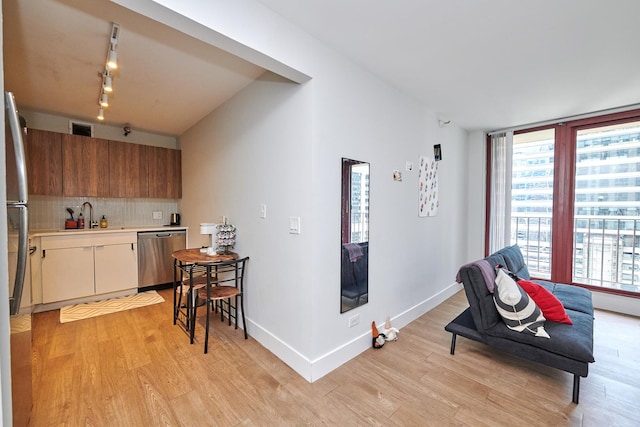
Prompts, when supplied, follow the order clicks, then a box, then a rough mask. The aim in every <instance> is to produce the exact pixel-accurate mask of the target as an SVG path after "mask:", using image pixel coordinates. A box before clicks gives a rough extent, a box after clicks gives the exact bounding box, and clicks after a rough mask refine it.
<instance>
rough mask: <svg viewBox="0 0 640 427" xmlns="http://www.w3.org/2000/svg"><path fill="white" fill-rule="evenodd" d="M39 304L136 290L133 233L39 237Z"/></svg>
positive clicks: (135, 259) (135, 240) (136, 261)
mask: <svg viewBox="0 0 640 427" xmlns="http://www.w3.org/2000/svg"><path fill="white" fill-rule="evenodd" d="M41 245H42V252H41V269H42V274H41V280H42V303H43V304H48V303H54V302H59V301H66V300H72V299H78V298H86V297H90V296H93V295H101V294H108V293H113V292H119V291H124V290H127V289H134V288H137V287H138V245H137V234H136V233H130V232H126V233H96V234H92V233H82V234H77V235H60V236H46V237H44V236H43V237H42V241H41Z"/></svg>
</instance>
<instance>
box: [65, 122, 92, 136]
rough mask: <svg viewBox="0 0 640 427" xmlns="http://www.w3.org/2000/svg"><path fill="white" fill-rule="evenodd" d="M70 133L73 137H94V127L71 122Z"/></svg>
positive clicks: (88, 124) (89, 124)
mask: <svg viewBox="0 0 640 427" xmlns="http://www.w3.org/2000/svg"><path fill="white" fill-rule="evenodd" d="M69 133H70V134H72V135H82V136H93V125H92V124H91V123H82V122H74V121H73V120H69Z"/></svg>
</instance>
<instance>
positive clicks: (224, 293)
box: [190, 257, 249, 354]
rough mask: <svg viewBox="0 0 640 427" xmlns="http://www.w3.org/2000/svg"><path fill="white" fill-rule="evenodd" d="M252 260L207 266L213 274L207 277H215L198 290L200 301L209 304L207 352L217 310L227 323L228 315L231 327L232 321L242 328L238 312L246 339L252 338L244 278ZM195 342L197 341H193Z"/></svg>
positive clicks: (193, 318)
mask: <svg viewBox="0 0 640 427" xmlns="http://www.w3.org/2000/svg"><path fill="white" fill-rule="evenodd" d="M248 260H249V257H245V258H242V259H238V260H233V261H222V262H217V263H212V264H210V265H208V266H207V268H208V269H210V271H208V272H207V275H208V276H209V277H211V279H210V280H209V281H208V283H207V284H206V285H205V286H204V287H203V288H200V289H198V293H197V295H198V299H199V300H202V301H205V302H206V306H207V317H206V321H205V335H204V352H205V354H206V353H207V351H208V349H209V320H210V313H211V312H213V311H216V312H218V311H219V312H220V320H221V321H224V317H225V315H226V316H227V319H228V322H229V326H231V319H233V321H234V323H235V328H236V329H238V310H240V317H241V318H242V327H243V329H244V339H248V337H249V335H248V332H247V323H246V321H245V317H244V276H245V272H246V267H247V261H248ZM198 305H199V304H195V305H194V307H193V316H192V318H191V321H192V324H191V331H190V332H191V337H193V334H194V330H195V322H196V317H197V311H198ZM192 342H193V338H192Z"/></svg>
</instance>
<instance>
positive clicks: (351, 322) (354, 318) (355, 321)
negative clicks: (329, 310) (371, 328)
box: [349, 314, 360, 328]
mask: <svg viewBox="0 0 640 427" xmlns="http://www.w3.org/2000/svg"><path fill="white" fill-rule="evenodd" d="M358 324H360V315H359V314H356V315H354V316H351V317H349V327H350V328H353V327H354V326H356V325H358Z"/></svg>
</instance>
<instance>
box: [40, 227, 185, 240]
mask: <svg viewBox="0 0 640 427" xmlns="http://www.w3.org/2000/svg"><path fill="white" fill-rule="evenodd" d="M188 229H189V227H185V226H182V225H145V226H139V227H117V226H116V227H107V228H100V227H98V228H93V229H88V228H86V229H73V228H72V229H68V230H65V229H60V230H31V231H29V237H41V236H61V235H67V234H98V233H122V232H136V233H137V232H141V231H172V230H188Z"/></svg>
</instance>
